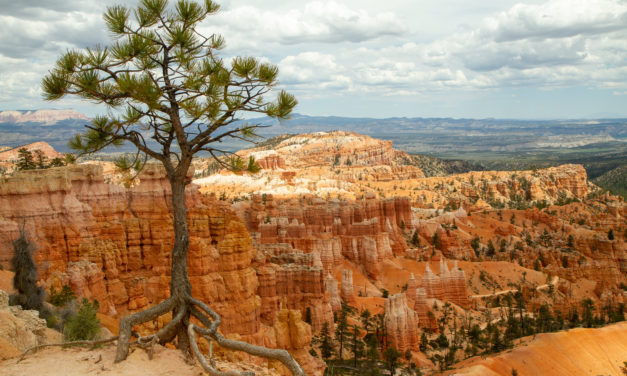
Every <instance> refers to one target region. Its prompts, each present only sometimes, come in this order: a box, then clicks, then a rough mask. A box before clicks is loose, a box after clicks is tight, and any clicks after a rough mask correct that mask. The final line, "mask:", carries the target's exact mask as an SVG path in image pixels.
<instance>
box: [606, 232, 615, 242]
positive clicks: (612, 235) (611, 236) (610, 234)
mask: <svg viewBox="0 0 627 376" xmlns="http://www.w3.org/2000/svg"><path fill="white" fill-rule="evenodd" d="M607 239H608V240H614V230H613V229H610V230H609V231H608V232H607Z"/></svg>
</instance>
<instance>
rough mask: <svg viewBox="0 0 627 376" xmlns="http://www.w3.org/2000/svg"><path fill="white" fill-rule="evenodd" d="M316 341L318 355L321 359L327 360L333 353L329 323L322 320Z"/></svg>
mask: <svg viewBox="0 0 627 376" xmlns="http://www.w3.org/2000/svg"><path fill="white" fill-rule="evenodd" d="M319 338H320V339H319V342H318V349H319V350H320V356H321V357H322V359H324V360H327V359H329V358H330V357H331V356H332V355H333V346H334V345H333V338H331V335H330V331H329V323H328V322H326V321H325V322H324V324H322V329H320V335H319Z"/></svg>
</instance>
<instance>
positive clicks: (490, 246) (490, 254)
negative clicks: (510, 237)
mask: <svg viewBox="0 0 627 376" xmlns="http://www.w3.org/2000/svg"><path fill="white" fill-rule="evenodd" d="M494 251H495V249H494V243H492V239H490V240H488V252H487V254H486V256H488V257H493V256H494Z"/></svg>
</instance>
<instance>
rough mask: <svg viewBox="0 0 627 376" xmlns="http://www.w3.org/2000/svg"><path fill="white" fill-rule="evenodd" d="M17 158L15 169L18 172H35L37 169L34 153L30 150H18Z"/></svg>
mask: <svg viewBox="0 0 627 376" xmlns="http://www.w3.org/2000/svg"><path fill="white" fill-rule="evenodd" d="M17 158H18V159H17V162H16V164H15V168H16V169H17V170H34V169H35V168H37V164H36V163H35V159H34V158H33V153H32V152H31V151H30V150H28V149H26V148H20V149H18V150H17Z"/></svg>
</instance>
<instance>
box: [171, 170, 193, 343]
mask: <svg viewBox="0 0 627 376" xmlns="http://www.w3.org/2000/svg"><path fill="white" fill-rule="evenodd" d="M170 185H171V187H172V209H173V212H174V248H173V250H172V276H171V278H170V296H171V297H172V298H173V299H174V300H175V301H176V303H175V307H174V310H173V312H172V314H173V316H176V315H177V313H179V311H180V310H185V311H186V312H185V313H183V314H184V316H183V319H182V321H181V324H180V325H178V328H177V330H176V335H177V339H178V342H177V347H178V348H179V349H180V350H182V351H183V352H185V353H187V352H188V351H189V338H188V335H187V325H188V324H189V316H190V312H189V309H188V307H187V299H189V298H190V297H191V296H192V289H191V284H190V282H189V277H188V275H187V253H188V250H189V227H188V226H187V205H186V204H185V182H184V180H183V179H179V178H177V177H171V178H170Z"/></svg>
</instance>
